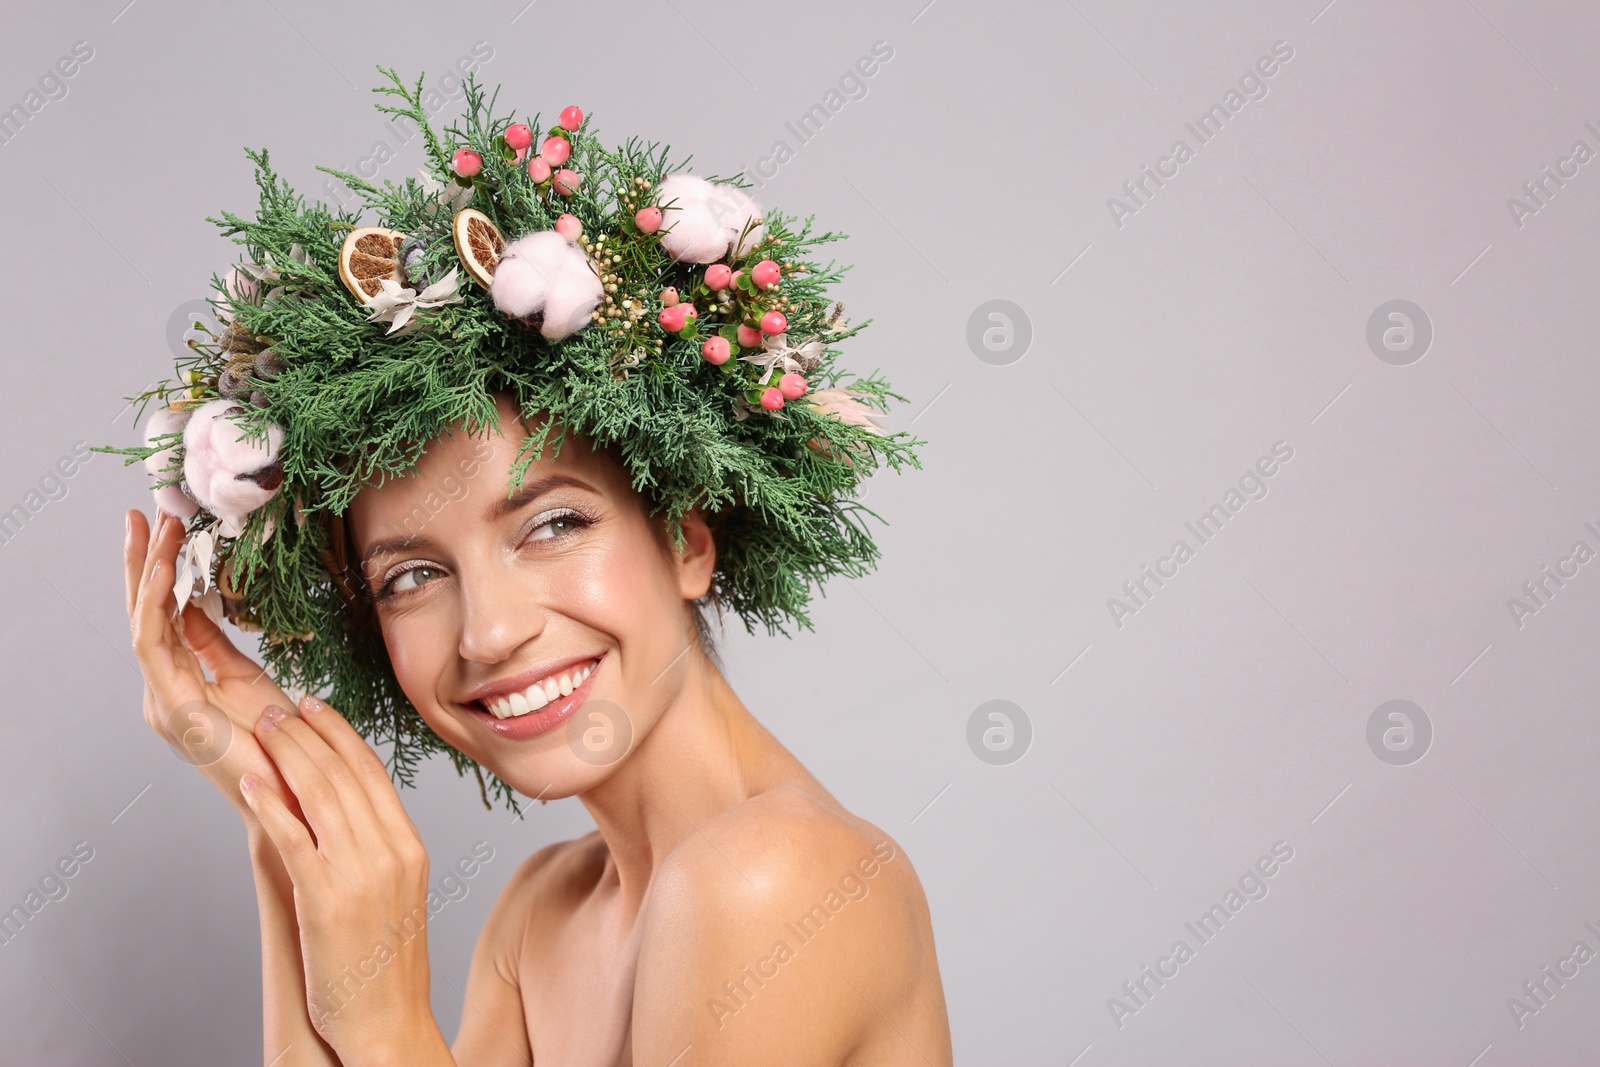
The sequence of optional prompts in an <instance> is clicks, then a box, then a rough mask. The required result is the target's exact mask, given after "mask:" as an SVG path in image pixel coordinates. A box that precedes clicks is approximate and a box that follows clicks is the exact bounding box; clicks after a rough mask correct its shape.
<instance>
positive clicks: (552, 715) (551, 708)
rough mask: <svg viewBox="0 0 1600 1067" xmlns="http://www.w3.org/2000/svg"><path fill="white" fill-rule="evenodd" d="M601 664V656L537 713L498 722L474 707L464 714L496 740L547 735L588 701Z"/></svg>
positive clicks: (469, 705) (468, 706)
mask: <svg viewBox="0 0 1600 1067" xmlns="http://www.w3.org/2000/svg"><path fill="white" fill-rule="evenodd" d="M605 661H606V657H605V655H604V654H602V655H601V656H600V658H599V659H598V660H597V661H596V662H595V665H594V668H593V669H592V670H590V671H589V676H588V677H587V678H585V679H584V680H583V683H582V684H581V685H579V686H578V687H577V688H576V689H574V690H573V691H572V692H571V693H569V694H567V695H565V696H558V697H556V698H555V699H554V700H552V701H550V702H549V703H548V704H546V705H545V706H544V707H542V708H540V709H539V710H538V711H530V712H527V713H525V714H522V715H514V716H512V717H510V718H506V719H499V718H496V717H495V716H494V715H492V714H490V713H489V712H488V711H485V710H484V709H483V708H482V707H480V706H478V705H477V704H468V705H466V707H467V710H468V711H469V712H470V713H471V714H472V717H473V718H475V719H476V720H478V722H480V723H482V724H483V725H484V727H485V728H486V729H488V730H489V731H490V732H492V733H494V734H495V735H496V736H499V737H504V738H508V739H511V740H517V741H520V740H524V739H526V738H530V737H538V736H539V735H541V734H547V733H549V732H550V731H551V730H554V729H555V728H556V727H558V726H560V725H561V724H562V723H564V722H566V721H567V720H568V719H570V718H572V713H573V712H575V711H577V710H578V708H579V706H580V705H582V704H583V702H584V701H585V700H587V699H588V698H589V692H590V690H592V689H593V688H594V680H595V676H596V675H597V674H599V673H600V668H601V667H602V666H603V665H604V664H605Z"/></svg>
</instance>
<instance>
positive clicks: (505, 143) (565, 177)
mask: <svg viewBox="0 0 1600 1067" xmlns="http://www.w3.org/2000/svg"><path fill="white" fill-rule="evenodd" d="M582 126H583V110H582V109H581V108H579V107H576V106H571V107H566V108H563V109H562V111H561V118H560V124H559V125H557V126H553V127H551V129H550V133H549V136H547V137H546V138H545V139H544V144H543V145H541V146H540V148H539V154H538V155H536V156H534V157H533V158H532V159H529V160H528V177H530V178H532V179H533V181H534V184H536V185H544V184H545V183H546V182H549V183H550V187H551V188H552V189H554V190H555V191H556V192H558V193H560V194H561V195H562V196H571V195H572V194H573V193H575V192H577V191H578V186H579V184H580V183H581V182H582V181H583V178H582V176H580V175H579V174H578V173H577V172H576V171H573V170H569V169H567V167H566V166H564V164H565V163H566V162H567V161H568V160H569V159H571V158H572V141H571V139H570V136H569V135H570V134H572V133H575V132H576V131H577V130H578V129H579V128H580V127H582ZM532 146H533V130H532V129H530V128H529V126H528V124H527V123H525V122H513V123H512V124H511V125H509V126H507V127H506V128H505V132H503V133H501V134H500V136H499V137H497V138H495V148H496V149H497V150H498V151H499V152H500V154H501V157H502V158H503V159H505V161H506V162H507V163H511V164H515V165H521V163H522V161H523V160H524V159H526V158H527V155H528V149H529V148H531V147H532ZM450 169H451V170H452V171H454V172H455V175H456V180H457V181H458V182H460V183H461V184H463V185H470V184H472V179H473V178H475V177H477V175H478V174H479V172H480V171H482V170H483V157H482V156H481V155H479V154H478V153H477V152H474V151H473V150H472V149H470V148H458V149H456V151H455V155H454V156H453V157H451V160H450ZM574 221H576V220H574Z"/></svg>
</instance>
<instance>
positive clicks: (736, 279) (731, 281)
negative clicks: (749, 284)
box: [728, 268, 744, 285]
mask: <svg viewBox="0 0 1600 1067" xmlns="http://www.w3.org/2000/svg"><path fill="white" fill-rule="evenodd" d="M743 277H744V270H743V269H742V268H741V269H739V270H736V271H734V272H733V277H732V278H729V279H728V284H729V285H738V284H739V279H740V278H743Z"/></svg>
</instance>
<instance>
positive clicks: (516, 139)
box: [501, 122, 533, 148]
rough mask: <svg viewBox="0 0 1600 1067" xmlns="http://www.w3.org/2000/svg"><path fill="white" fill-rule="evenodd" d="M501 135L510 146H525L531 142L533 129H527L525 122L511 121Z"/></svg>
mask: <svg viewBox="0 0 1600 1067" xmlns="http://www.w3.org/2000/svg"><path fill="white" fill-rule="evenodd" d="M501 136H503V137H504V138H505V139H506V144H508V145H510V146H511V147H512V148H527V147H528V146H529V145H531V144H532V143H533V131H532V130H530V129H528V124H527V123H526V122H513V123H512V124H511V125H509V126H507V127H506V132H505V133H504V134H502V135H501Z"/></svg>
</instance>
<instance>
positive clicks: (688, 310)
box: [678, 303, 700, 322]
mask: <svg viewBox="0 0 1600 1067" xmlns="http://www.w3.org/2000/svg"><path fill="white" fill-rule="evenodd" d="M678 306H679V307H681V308H682V309H683V315H684V319H685V320H686V321H688V322H693V321H694V320H695V319H698V318H699V317H700V312H698V311H696V310H695V309H694V305H693V304H688V303H684V304H679V305H678Z"/></svg>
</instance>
